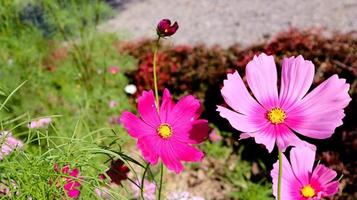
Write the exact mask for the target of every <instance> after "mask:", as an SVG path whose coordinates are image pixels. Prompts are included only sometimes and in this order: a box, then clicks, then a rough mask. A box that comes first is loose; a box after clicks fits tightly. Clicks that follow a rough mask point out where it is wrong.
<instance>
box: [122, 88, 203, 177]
mask: <svg viewBox="0 0 357 200" xmlns="http://www.w3.org/2000/svg"><path fill="white" fill-rule="evenodd" d="M162 99H163V100H162V103H161V106H160V107H159V112H158V110H157V108H156V106H155V98H154V93H153V91H152V90H150V91H148V92H147V91H144V92H143V94H142V95H141V96H140V97H139V98H138V112H139V113H140V117H141V118H138V117H137V116H135V115H134V114H133V113H130V112H127V111H125V112H123V113H122V115H121V119H120V120H121V122H122V124H123V125H124V127H125V128H126V130H127V131H128V133H129V135H130V136H132V137H134V138H136V139H137V140H138V142H137V146H138V148H139V149H140V150H141V153H142V155H143V157H144V159H145V160H146V161H148V162H149V163H150V164H152V165H155V164H156V163H157V162H158V159H159V158H160V159H161V160H162V162H163V163H164V165H165V166H166V167H167V168H168V169H170V170H173V171H175V172H176V173H180V172H181V171H182V170H183V165H182V163H181V161H186V162H188V161H189V162H200V161H201V160H202V158H203V156H204V154H203V153H202V152H201V151H199V150H198V149H196V148H195V147H193V146H192V144H198V143H200V142H202V141H204V140H205V139H206V138H207V135H208V124H207V120H203V119H198V118H199V116H200V114H201V109H200V102H199V101H198V100H197V99H195V98H194V97H193V96H191V95H188V96H185V97H183V98H182V99H181V100H179V101H178V102H177V103H176V104H175V103H174V101H173V100H172V99H171V95H170V92H169V90H167V89H165V90H164V94H163V98H162Z"/></svg>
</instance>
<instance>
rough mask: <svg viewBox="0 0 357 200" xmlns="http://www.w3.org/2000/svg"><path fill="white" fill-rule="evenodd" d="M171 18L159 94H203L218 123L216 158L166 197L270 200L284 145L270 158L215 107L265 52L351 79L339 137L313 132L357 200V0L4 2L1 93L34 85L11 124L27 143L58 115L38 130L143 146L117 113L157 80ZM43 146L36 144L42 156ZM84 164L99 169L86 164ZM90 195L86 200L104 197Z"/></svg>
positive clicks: (211, 148) (212, 146)
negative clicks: (158, 39)
mask: <svg viewBox="0 0 357 200" xmlns="http://www.w3.org/2000/svg"><path fill="white" fill-rule="evenodd" d="M163 18H168V19H170V20H172V21H177V22H178V24H179V29H178V31H177V33H176V34H175V35H173V36H172V37H170V38H167V39H166V40H165V41H164V42H162V43H161V47H160V51H159V54H158V71H159V74H158V81H159V90H161V91H162V90H163V88H164V87H167V88H169V89H170V91H172V92H173V94H174V96H175V98H179V97H181V96H183V95H186V94H193V95H194V96H196V97H197V98H199V99H200V100H201V102H202V104H203V108H204V112H203V118H206V119H208V120H209V122H210V127H211V131H210V135H209V138H208V140H207V141H206V142H205V143H204V144H202V145H200V146H199V148H201V149H202V150H203V151H204V152H205V153H206V158H205V159H204V161H203V162H202V163H197V164H187V165H186V169H187V170H185V171H184V172H183V173H182V174H180V175H176V174H171V173H168V175H167V176H166V177H165V178H166V183H167V184H166V186H165V187H166V188H165V191H166V193H167V195H170V193H173V191H174V192H188V193H189V194H190V195H192V196H200V197H203V198H205V199H208V200H210V199H248V200H258V199H259V200H260V199H272V195H271V183H270V182H271V178H270V176H269V174H270V170H271V169H272V164H273V163H274V162H275V161H276V158H277V152H276V150H275V151H273V153H272V154H268V152H267V151H266V149H265V148H264V147H262V146H260V145H257V144H255V143H254V141H253V140H252V139H247V140H240V141H238V138H239V134H240V133H239V132H238V131H236V130H234V129H233V128H232V127H231V126H230V125H229V124H228V122H227V121H226V120H224V119H221V118H220V117H219V116H218V114H217V112H216V111H215V110H216V105H223V104H224V101H223V98H222V97H221V96H220V88H221V87H222V84H223V80H224V79H225V78H226V75H227V73H232V72H234V71H235V70H237V71H238V72H239V73H240V74H241V75H242V76H243V75H244V74H245V66H246V64H247V63H248V62H249V61H250V60H251V59H252V58H253V56H254V55H256V54H258V53H261V52H265V53H267V54H271V55H274V56H275V58H276V62H277V63H280V62H281V60H282V58H284V57H289V56H297V55H303V56H304V58H305V59H308V60H311V61H312V62H313V63H314V64H315V67H316V70H315V71H316V75H315V78H314V84H313V87H315V86H316V85H317V84H320V83H321V82H322V81H324V80H326V79H327V78H328V77H330V76H331V75H332V74H336V73H337V74H339V76H340V77H342V78H345V79H346V80H347V82H348V83H349V84H350V85H351V88H350V91H349V93H350V95H351V96H352V98H353V99H352V101H351V102H350V104H349V106H348V107H347V108H346V117H345V118H344V125H343V126H341V127H338V128H337V129H336V132H335V134H334V135H333V137H332V138H330V139H327V140H308V139H307V140H308V141H309V142H311V143H313V144H315V145H317V147H318V158H317V159H318V160H320V162H321V163H324V164H326V165H328V166H329V167H331V168H332V169H334V170H336V171H337V173H338V174H339V177H340V176H342V179H341V186H340V191H339V193H338V195H336V196H335V197H334V198H333V199H339V200H354V199H357V156H356V155H357V90H356V89H357V79H356V77H357V34H356V31H357V1H356V0H339V1H335V0H309V1H308V0H300V1H297V0H272V1H263V0H195V1H192V0H191V1H190V0H180V1H177V0H165V1H162V0H161V1H160V0H68V1H67V0H2V1H1V2H0V95H1V100H2V101H4V100H5V99H6V97H7V96H9V95H10V94H11V92H12V91H13V90H14V89H15V88H16V87H17V86H19V85H20V84H21V83H23V82H24V81H27V82H26V83H25V84H24V85H23V86H22V87H21V88H20V90H19V91H17V92H16V94H15V95H14V96H13V97H12V98H11V99H10V100H9V102H8V104H7V106H6V109H5V110H2V111H1V113H0V118H1V119H2V123H1V124H3V126H4V128H8V129H9V127H11V130H13V133H14V135H15V136H17V137H19V138H22V139H24V140H25V139H26V137H28V136H27V134H28V133H29V130H28V126H27V123H29V122H31V121H33V120H35V119H39V118H41V117H50V118H51V119H52V122H51V126H49V127H47V128H45V129H42V130H37V131H39V132H41V133H43V132H46V134H48V135H51V134H53V135H56V134H57V135H63V136H68V137H72V134H73V133H74V132H76V131H74V130H77V129H78V127H79V130H80V131H79V133H78V135H76V137H77V136H78V137H81V136H82V137H83V138H85V137H86V135H88V134H89V133H91V134H93V137H92V138H91V141H90V143H93V144H98V145H102V146H108V148H109V146H110V145H111V142H112V141H116V142H117V143H118V144H119V146H120V147H123V148H121V149H120V151H123V153H127V154H137V153H133V152H135V151H136V152H137V150H136V148H135V142H134V141H133V140H132V139H130V138H129V137H128V135H127V133H126V132H125V130H124V129H123V128H122V127H121V124H120V123H119V120H118V119H119V116H120V114H121V112H122V111H123V110H130V111H133V112H135V106H136V98H137V97H138V96H139V95H140V94H141V92H142V91H143V90H147V89H150V88H152V86H153V80H152V77H151V73H152V56H153V54H152V47H153V41H154V39H155V35H156V30H155V29H156V25H157V23H158V22H159V21H160V20H161V19H163ZM14 124H16V125H14ZM113 132H115V134H113ZM34 133H36V132H34ZM30 134H31V132H30ZM76 134H77V133H76ZM81 134H82V135H81ZM301 137H302V136H301ZM103 138H104V139H103ZM304 139H306V138H304ZM56 142H58V143H61V141H56ZM56 142H55V143H56ZM62 142H63V141H62ZM109 144H110V145H109ZM36 145H40V144H37V143H36V144H32V143H29V145H28V147H27V148H29V149H32V150H31V151H30V152H36V153H38V151H37V150H36V151H35V150H34V149H37V146H36ZM83 145H84V144H83ZM40 146H41V145H40ZM42 147H43V148H48V146H46V145H44V144H42ZM124 147H125V148H124ZM113 148H114V147H113ZM116 148H119V147H116ZM118 151H119V150H118ZM71 153H73V154H70V155H71V156H73V155H74V156H73V157H70V158H73V160H75V161H77V162H78V163H86V162H91V163H92V164H93V165H98V167H97V168H96V169H98V168H100V169H102V170H104V169H105V166H107V163H106V162H105V159H98V160H94V159H86V157H85V155H83V154H78V155H77V154H76V152H71ZM76 155H77V156H76ZM70 158H68V157H67V158H65V157H63V158H61V159H62V162H66V160H67V161H69V160H72V159H70ZM88 160H90V161H88ZM51 162H52V161H51ZM98 162H100V164H98ZM20 164H21V163H20ZM20 164H19V165H20ZM22 165H23V164H22ZM0 169H2V170H4V168H1V166H0ZM82 171H83V172H86V171H87V172H88V174H91V176H93V177H94V176H97V174H98V171H95V170H93V169H92V168H91V169H89V167H88V166H86V164H83V166H82ZM0 173H1V170H0ZM3 173H5V172H3ZM2 176H4V175H1V176H0V177H2ZM88 176H89V175H88ZM37 181H44V182H46V181H47V180H42V179H39V180H37ZM124 185H125V184H124ZM23 187H29V186H23ZM83 187H85V186H83ZM88 187H89V186H88ZM89 188H90V187H89ZM113 190H116V191H119V193H120V191H122V188H120V187H119V188H113ZM85 191H86V190H85ZM88 191H89V189H88ZM88 191H87V192H83V193H82V194H81V195H82V198H83V199H92V198H94V197H93V196H91V195H94V194H93V192H88ZM91 191H93V190H91ZM123 193H124V194H125V195H128V192H126V191H123ZM129 193H130V192H129ZM0 196H1V194H0ZM96 198H99V197H98V196H96ZM99 199H100V198H99Z"/></svg>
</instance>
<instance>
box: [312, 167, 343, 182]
mask: <svg viewBox="0 0 357 200" xmlns="http://www.w3.org/2000/svg"><path fill="white" fill-rule="evenodd" d="M336 176H337V173H336V172H335V171H334V170H332V169H329V168H327V167H325V166H324V165H321V164H319V165H317V166H316V168H315V169H314V171H313V172H312V175H311V180H317V181H318V182H319V183H320V184H321V185H326V184H328V183H330V182H331V181H332V180H333V179H334V178H336Z"/></svg>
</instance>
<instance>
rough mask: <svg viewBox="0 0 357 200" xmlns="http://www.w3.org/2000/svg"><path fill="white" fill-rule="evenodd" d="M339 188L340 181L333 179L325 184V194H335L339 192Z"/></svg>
mask: <svg viewBox="0 0 357 200" xmlns="http://www.w3.org/2000/svg"><path fill="white" fill-rule="evenodd" d="M338 189H339V182H338V181H332V182H330V183H328V184H326V185H325V186H324V195H323V196H326V197H328V196H333V195H335V194H337V192H338Z"/></svg>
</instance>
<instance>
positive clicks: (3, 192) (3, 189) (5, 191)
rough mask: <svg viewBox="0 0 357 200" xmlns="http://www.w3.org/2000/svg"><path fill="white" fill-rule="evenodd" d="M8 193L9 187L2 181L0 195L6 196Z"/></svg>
mask: <svg viewBox="0 0 357 200" xmlns="http://www.w3.org/2000/svg"><path fill="white" fill-rule="evenodd" d="M9 194H10V188H9V187H8V186H6V185H5V184H3V183H0V197H2V196H8V195H9Z"/></svg>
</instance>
